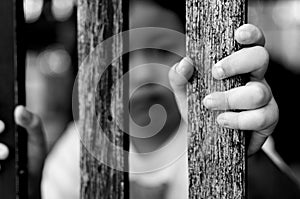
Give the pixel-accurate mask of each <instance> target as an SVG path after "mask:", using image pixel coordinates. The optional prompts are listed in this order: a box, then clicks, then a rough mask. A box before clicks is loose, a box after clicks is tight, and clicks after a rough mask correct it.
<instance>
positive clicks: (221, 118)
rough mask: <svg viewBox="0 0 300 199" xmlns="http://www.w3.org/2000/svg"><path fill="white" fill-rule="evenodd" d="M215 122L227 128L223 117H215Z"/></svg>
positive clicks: (226, 122)
mask: <svg viewBox="0 0 300 199" xmlns="http://www.w3.org/2000/svg"><path fill="white" fill-rule="evenodd" d="M217 122H218V124H219V125H220V126H223V127H227V126H228V121H227V120H226V118H225V116H224V115H219V116H218V117H217Z"/></svg>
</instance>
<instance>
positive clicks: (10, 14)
mask: <svg viewBox="0 0 300 199" xmlns="http://www.w3.org/2000/svg"><path fill="white" fill-rule="evenodd" d="M23 28H24V15H23V1H17V0H1V1H0V120H2V121H3V122H4V123H5V131H4V132H3V133H1V134H0V142H1V143H4V144H6V145H7V146H8V147H9V150H10V154H9V157H8V159H7V160H5V161H0V166H1V170H0V198H5V199H15V198H20V199H23V198H27V191H28V188H27V170H26V165H27V136H26V133H25V132H22V131H24V130H23V129H21V128H19V127H17V126H16V125H15V123H14V115H13V112H14V108H15V106H16V105H17V104H24V103H25V46H24V43H23V42H24V38H21V37H22V36H24V31H23V30H24V29H23Z"/></svg>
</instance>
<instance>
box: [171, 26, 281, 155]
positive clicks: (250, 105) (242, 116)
mask: <svg viewBox="0 0 300 199" xmlns="http://www.w3.org/2000/svg"><path fill="white" fill-rule="evenodd" d="M235 40H236V41H237V42H238V43H240V44H242V45H248V46H251V47H245V48H243V49H241V50H239V51H237V52H234V53H233V54H231V55H230V56H228V57H226V58H224V59H222V60H220V61H219V62H218V63H216V64H215V65H214V66H213V68H212V75H213V77H214V78H215V79H218V80H221V79H224V78H227V77H231V76H234V75H238V74H246V73H247V74H249V75H250V82H248V83H247V84H246V85H245V86H241V87H238V88H234V89H231V90H228V91H225V92H215V93H211V94H209V95H208V96H206V97H205V98H204V100H203V104H204V106H205V107H206V108H208V109H212V110H233V109H235V110H237V109H239V110H242V111H241V112H224V113H221V114H220V115H219V116H218V117H217V122H218V124H219V125H221V126H224V127H227V128H232V129H240V130H250V131H251V132H252V136H251V139H250V144H249V148H248V155H251V154H253V153H255V152H256V151H258V150H259V149H260V148H261V146H262V145H263V143H264V142H265V140H266V139H267V138H268V136H269V135H270V134H271V133H272V132H273V130H274V128H275V126H276V124H277V121H278V118H279V111H278V106H277V104H276V102H275V99H274V97H273V95H272V92H271V89H270V87H269V85H268V83H267V82H266V80H265V78H264V74H265V72H266V70H267V67H268V64H269V54H268V52H267V50H266V49H265V48H264V47H263V46H264V44H265V38H264V35H263V33H262V32H261V30H260V29H258V28H257V27H255V26H253V25H250V24H245V25H243V26H241V27H239V28H238V29H237V30H236V34H235ZM193 70H194V68H193V65H192V63H191V61H190V59H189V58H184V59H183V60H182V61H181V62H180V63H178V64H175V65H174V66H173V67H172V69H171V70H170V72H169V78H170V84H171V86H172V88H173V90H174V93H175V97H176V101H177V104H178V107H179V109H180V112H181V114H182V117H183V119H184V120H185V121H186V122H187V96H186V84H187V80H188V79H190V78H191V76H192V74H193Z"/></svg>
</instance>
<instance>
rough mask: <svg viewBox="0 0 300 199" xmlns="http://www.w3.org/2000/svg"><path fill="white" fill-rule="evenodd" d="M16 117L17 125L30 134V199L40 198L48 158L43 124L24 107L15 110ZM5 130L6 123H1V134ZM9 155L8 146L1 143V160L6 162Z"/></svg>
mask: <svg viewBox="0 0 300 199" xmlns="http://www.w3.org/2000/svg"><path fill="white" fill-rule="evenodd" d="M14 116H15V122H16V124H18V125H20V126H22V127H23V128H25V129H26V130H27V132H28V177H29V190H28V191H29V198H34V199H35V198H40V183H41V177H42V170H43V165H44V160H45V157H46V142H45V136H44V130H43V126H42V122H41V119H40V118H39V117H38V116H36V115H35V114H33V113H31V112H29V111H28V110H27V109H26V108H25V107H23V106H17V107H16V108H15V112H14ZM4 128H5V127H4V123H3V122H2V121H0V133H1V132H3V131H4ZM8 155H9V151H8V148H7V146H5V145H4V144H2V143H0V160H5V159H6V158H7V157H8ZM0 172H1V171H0Z"/></svg>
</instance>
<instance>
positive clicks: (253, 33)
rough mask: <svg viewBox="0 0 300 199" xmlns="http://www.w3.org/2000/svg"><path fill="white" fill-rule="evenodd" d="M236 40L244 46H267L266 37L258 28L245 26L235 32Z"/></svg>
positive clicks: (249, 25) (250, 25)
mask: <svg viewBox="0 0 300 199" xmlns="http://www.w3.org/2000/svg"><path fill="white" fill-rule="evenodd" d="M234 38H235V40H236V41H237V42H238V43H240V44H242V45H260V46H264V45H265V42H266V40H265V36H264V34H263V32H262V30H260V29H259V28H258V27H256V26H254V25H252V24H244V25H242V26H240V27H239V28H238V29H236V31H235V35H234Z"/></svg>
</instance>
